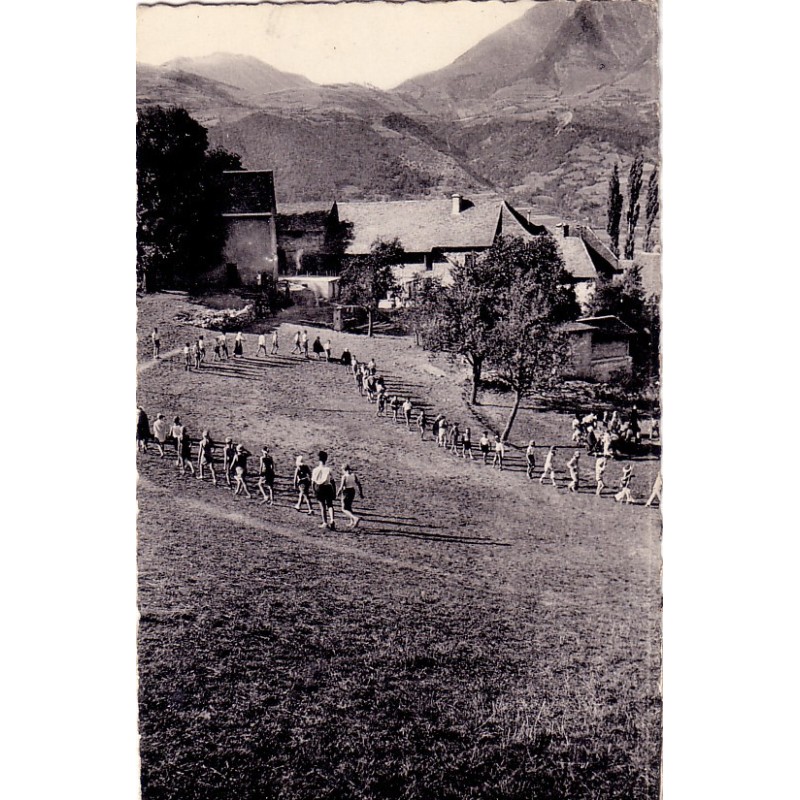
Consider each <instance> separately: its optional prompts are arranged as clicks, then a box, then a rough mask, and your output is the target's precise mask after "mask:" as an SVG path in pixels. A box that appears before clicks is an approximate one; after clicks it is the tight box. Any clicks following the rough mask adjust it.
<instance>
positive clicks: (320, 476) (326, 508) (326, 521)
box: [311, 450, 336, 531]
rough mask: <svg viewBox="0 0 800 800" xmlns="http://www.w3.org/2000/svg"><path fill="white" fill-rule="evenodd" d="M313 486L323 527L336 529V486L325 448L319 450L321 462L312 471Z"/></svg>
mask: <svg viewBox="0 0 800 800" xmlns="http://www.w3.org/2000/svg"><path fill="white" fill-rule="evenodd" d="M311 487H312V488H313V490H314V496H315V497H316V498H317V502H318V503H319V510H320V513H321V514H322V524H321V525H320V527H321V528H330V530H332V531H334V530H336V523H335V521H334V514H333V501H334V500H335V499H336V486H335V484H334V482H333V473H332V472H331V468H330V467H329V466H328V454H327V453H326V452H325V451H324V450H320V452H319V463H318V464H317V466H316V467H314V471H313V472H312V473H311Z"/></svg>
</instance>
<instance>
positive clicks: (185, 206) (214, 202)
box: [136, 106, 242, 291]
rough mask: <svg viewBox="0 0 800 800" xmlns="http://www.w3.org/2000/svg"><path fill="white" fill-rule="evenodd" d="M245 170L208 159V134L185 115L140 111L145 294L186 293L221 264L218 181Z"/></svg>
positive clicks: (217, 154)
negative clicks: (177, 289)
mask: <svg viewBox="0 0 800 800" xmlns="http://www.w3.org/2000/svg"><path fill="white" fill-rule="evenodd" d="M241 167H242V164H241V159H240V158H239V156H238V155H235V154H233V153H229V152H227V151H225V150H221V149H216V150H210V151H209V149H208V135H207V133H206V130H205V128H203V126H202V125H200V124H199V123H198V122H196V121H195V120H194V119H192V117H190V116H189V114H188V113H187V112H186V111H185V110H184V109H182V108H162V107H160V106H155V107H149V108H142V109H139V111H138V120H137V125H136V176H137V189H138V195H137V205H136V218H137V233H136V245H137V274H138V278H139V284H140V285H141V287H142V288H143V289H145V290H146V291H152V290H154V289H157V288H174V287H182V288H185V287H187V286H191V285H192V283H193V282H194V280H196V278H197V276H198V275H199V274H200V273H202V272H203V271H205V270H207V269H209V268H211V267H216V266H218V265H219V264H220V263H221V260H222V251H223V248H224V246H225V227H224V223H223V219H222V217H221V213H220V209H221V203H222V182H221V176H222V172H223V171H224V170H229V169H241Z"/></svg>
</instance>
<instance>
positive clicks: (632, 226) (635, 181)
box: [625, 155, 644, 259]
mask: <svg viewBox="0 0 800 800" xmlns="http://www.w3.org/2000/svg"><path fill="white" fill-rule="evenodd" d="M643 167H644V159H643V158H642V156H640V155H639V156H636V158H635V159H634V160H633V164H631V171H630V174H629V175H628V213H627V215H626V217H625V220H626V222H627V236H626V238H625V258H627V259H632V258H633V253H634V250H635V249H636V225H637V224H638V223H639V210H640V208H639V195H640V194H641V191H642V168H643Z"/></svg>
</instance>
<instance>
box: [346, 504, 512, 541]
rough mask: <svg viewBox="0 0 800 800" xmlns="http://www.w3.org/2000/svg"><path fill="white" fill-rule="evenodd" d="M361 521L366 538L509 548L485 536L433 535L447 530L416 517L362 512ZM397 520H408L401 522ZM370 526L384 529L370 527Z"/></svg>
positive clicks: (360, 530) (361, 530)
mask: <svg viewBox="0 0 800 800" xmlns="http://www.w3.org/2000/svg"><path fill="white" fill-rule="evenodd" d="M361 517H362V520H363V522H364V523H366V525H367V527H365V528H359V529H358V531H359V533H362V534H364V535H368V536H391V537H393V538H401V539H425V540H427V541H431V542H450V543H453V544H471V545H475V544H477V545H488V546H493V547H510V546H511V545H510V544H509V543H508V542H499V541H497V540H496V539H491V538H489V537H487V536H469V535H466V534H446V533H435V531H438V530H447V528H446V527H445V526H444V525H431V524H429V523H426V522H422V521H421V520H419V519H418V518H416V517H399V516H398V517H395V516H387V515H384V514H373V513H371V512H369V511H364V512H363V513H362V514H361ZM399 520H408V522H401V521H399ZM372 524H377V525H378V526H385V527H376V528H373V527H371V525H372Z"/></svg>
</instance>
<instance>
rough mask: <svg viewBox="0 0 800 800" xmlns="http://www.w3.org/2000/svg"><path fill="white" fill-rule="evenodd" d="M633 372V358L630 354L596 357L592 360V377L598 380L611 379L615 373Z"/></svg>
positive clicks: (627, 373)
mask: <svg viewBox="0 0 800 800" xmlns="http://www.w3.org/2000/svg"><path fill="white" fill-rule="evenodd" d="M632 372H633V359H632V358H631V357H630V356H619V357H617V358H605V359H595V360H594V361H593V362H592V378H593V379H594V380H596V381H609V380H611V378H612V377H614V375H617V374H619V373H623V374H625V375H630V374H631V373H632Z"/></svg>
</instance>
